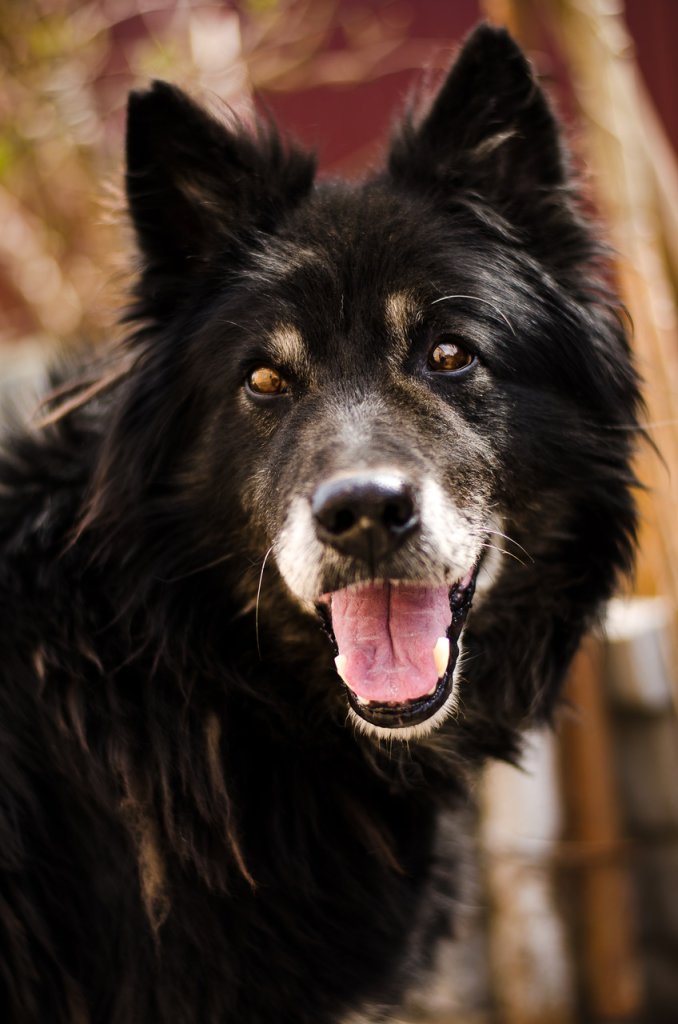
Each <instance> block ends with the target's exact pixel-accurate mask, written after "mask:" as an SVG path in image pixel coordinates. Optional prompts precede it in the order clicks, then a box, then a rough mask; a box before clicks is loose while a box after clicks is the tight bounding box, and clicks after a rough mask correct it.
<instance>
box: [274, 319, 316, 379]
mask: <svg viewBox="0 0 678 1024" xmlns="http://www.w3.org/2000/svg"><path fill="white" fill-rule="evenodd" d="M268 344H269V347H270V350H271V355H272V356H273V359H274V360H275V361H276V363H279V364H280V365H281V366H283V367H285V366H289V367H290V369H295V368H298V369H303V368H304V367H305V366H307V364H308V353H307V351H306V346H305V345H304V339H303V338H302V336H301V332H300V331H298V330H297V328H296V327H294V326H293V325H292V324H279V325H278V326H277V327H275V328H274V329H273V331H271V333H270V334H269V336H268Z"/></svg>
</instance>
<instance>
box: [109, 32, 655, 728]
mask: <svg viewBox="0 0 678 1024" xmlns="http://www.w3.org/2000/svg"><path fill="white" fill-rule="evenodd" d="M313 179H314V167H313V161H312V158H311V157H310V156H309V155H308V154H306V153H304V152H302V151H300V150H298V149H296V148H293V147H289V146H287V147H286V146H283V145H282V144H281V142H280V140H279V138H278V136H277V135H276V134H275V133H274V132H273V131H272V130H270V129H269V128H260V129H258V131H257V133H255V134H249V135H248V134H247V133H244V132H243V131H242V130H241V129H239V128H233V127H226V126H224V125H223V124H222V123H221V122H220V121H218V120H217V119H215V118H213V117H212V116H210V115H208V114H207V113H206V112H205V111H203V110H202V109H201V108H199V107H198V106H196V105H195V104H194V103H193V102H192V101H191V100H189V99H188V98H187V97H186V96H185V95H184V94H183V93H182V92H180V91H179V90H178V89H176V88H174V87H172V86H168V85H165V84H162V83H156V85H155V86H154V87H153V88H152V89H151V90H149V91H148V92H144V93H138V94H134V95H133V96H132V97H131V100H130V113H129V129H128V172H127V189H128V196H129V203H130V209H131V213H132V218H133V222H134V225H135V228H136V232H137V236H138V240H139V243H140V248H141V253H142V257H143V265H142V272H141V277H140V284H139V286H138V292H137V295H138V306H137V309H136V311H135V315H136V316H138V317H140V318H142V319H143V320H144V322H145V326H144V328H143V329H142V330H141V331H140V332H139V333H138V334H137V336H136V338H135V342H134V343H135V344H136V346H137V347H138V348H139V349H140V352H141V357H140V361H141V371H140V372H139V374H138V375H137V377H136V378H134V381H135V382H133V384H132V385H131V387H130V391H129V395H128V398H127V402H126V405H125V406H124V408H123V409H122V411H121V413H120V418H119V422H118V424H117V427H115V428H114V429H113V430H112V432H111V437H112V438H113V440H112V441H111V445H116V446H117V447H116V448H115V451H114V454H111V453H110V452H109V456H108V465H112V464H113V463H114V462H115V461H116V460H117V464H118V467H119V466H120V460H121V459H122V460H123V461H126V466H125V470H124V473H122V474H121V470H120V469H119V468H118V473H119V474H121V475H120V477H119V479H120V480H121V481H122V482H121V486H120V487H119V488H118V491H117V493H116V495H115V497H116V500H117V501H118V502H121V501H122V500H123V498H122V497H121V495H122V494H123V493H124V492H125V490H126V491H127V492H128V493H129V495H130V500H137V501H138V500H139V496H140V495H141V494H142V493H143V492H144V491H147V490H148V489H149V488H150V487H152V486H155V487H156V492H157V479H158V478H159V476H161V475H162V474H163V473H165V474H169V475H171V473H173V474H174V477H173V480H174V484H175V485H176V481H177V479H179V478H181V481H182V485H181V486H182V488H183V490H184V491H185V492H190V493H191V495H192V498H191V500H193V499H195V501H196V502H199V503H200V508H201V510H202V513H201V514H202V516H203V519H202V520H201V528H202V529H203V530H204V532H205V535H209V536H210V538H212V540H211V544H212V548H211V553H212V554H213V555H214V558H215V560H218V559H219V557H220V555H221V554H225V553H226V552H227V550H228V545H229V543H231V541H229V536H231V537H232V535H233V533H232V531H238V537H239V543H241V544H242V545H243V548H244V549H245V551H246V553H247V554H248V555H249V556H250V558H251V559H252V561H254V562H256V566H257V572H256V573H255V574H254V576H253V578H252V583H251V587H252V590H253V591H254V589H255V588H256V586H257V585H258V584H259V583H260V577H259V574H258V570H259V568H260V567H261V564H262V560H263V558H264V555H265V554H267V553H268V554H269V555H270V565H269V568H270V567H271V566H274V567H277V571H278V572H279V574H280V577H281V578H282V581H284V588H285V594H286V596H285V597H284V598H281V600H289V599H292V600H293V601H294V602H296V603H297V604H298V605H300V606H302V607H303V608H304V609H306V610H307V611H309V612H310V613H311V614H312V615H314V616H315V615H320V616H321V617H322V618H324V620H325V622H326V625H327V627H328V630H329V634H330V639H329V640H328V650H329V647H330V644H331V643H332V642H334V644H336V650H335V653H336V668H337V672H338V674H339V675H340V676H341V678H342V679H343V681H344V685H345V688H346V696H347V701H348V706H349V707H350V711H351V715H352V716H353V717H354V719H355V721H356V722H358V723H359V724H360V725H361V726H362V727H363V728H364V729H365V730H367V731H371V732H373V733H375V734H377V735H384V734H386V735H393V736H398V737H409V736H412V735H416V734H422V733H426V732H427V731H430V729H432V728H433V727H434V726H435V725H436V724H438V723H440V722H441V721H442V720H443V719H444V718H445V717H446V716H447V715H448V714H449V712H450V710H451V709H452V708H454V706H455V704H456V702H457V700H458V695H459V687H460V665H462V666H463V668H462V671H461V675H463V677H464V691H463V703H464V707H465V709H466V714H467V717H468V719H469V721H475V722H477V723H485V726H486V725H487V723H490V722H496V721H498V720H499V719H502V718H503V719H504V720H506V721H510V722H512V723H515V722H516V721H519V720H522V719H524V718H525V717H526V716H528V715H529V714H531V713H534V712H537V713H539V712H540V711H543V710H544V709H545V708H546V707H547V706H548V704H549V702H550V700H551V698H552V695H553V691H554V689H555V687H556V684H557V681H558V680H559V678H560V677H561V675H562V673H563V671H564V669H565V667H566V665H567V662H568V660H569V658H570V657H571V655H572V653H573V650H574V649H575V647H576V644H577V642H578V640H579V638H580V636H581V633H582V631H583V629H584V628H585V626H586V625H587V624H588V622H589V621H590V618H591V616H592V614H593V612H594V611H595V609H596V607H597V606H598V605H599V603H600V601H601V600H602V599H604V598H605V597H606V596H607V595H608V594H609V592H610V590H611V588H612V586H613V584H614V581H615V577H616V575H617V573H618V571H619V570H620V569H623V568H626V567H627V566H628V561H629V557H630V547H631V538H632V534H633V529H634V512H633V503H632V501H631V498H630V497H629V487H630V484H631V474H630V471H629V468H628V462H629V453H630V447H631V446H630V443H629V437H630V435H629V432H628V431H629V428H632V427H633V424H634V422H635V420H634V417H635V410H636V405H637V390H636V381H635V377H634V373H633V370H632V368H631V365H630V359H629V352H628V347H627V344H626V340H625V337H624V332H623V329H622V327H621V325H620V321H619V319H618V317H617V316H616V315H615V312H614V308H613V305H612V303H611V302H610V301H609V300H608V298H607V297H606V294H605V292H604V290H603V288H602V286H601V283H600V274H599V273H598V271H597V269H596V264H597V258H598V256H597V248H596V244H595V242H594V240H593V238H592V236H591V233H590V230H589V228H588V227H587V226H586V225H585V223H584V222H583V220H582V218H581V216H580V213H579V212H578V209H577V207H576V205H575V202H574V200H573V198H572V195H571V189H570V185H569V182H568V171H567V167H566V161H565V157H564V155H563V151H562V148H561V143H560V137H559V132H558V128H557V125H556V122H555V121H554V118H553V115H552V112H551V110H550V108H549V105H548V103H547V101H546V99H545V97H544V95H543V93H542V91H541V90H540V88H539V87H538V85H537V84H536V83H535V81H534V78H533V76H532V74H531V71H530V68H529V65H528V64H527V62H526V61H525V59H524V57H523V56H522V54H521V52H520V51H519V50H518V48H517V47H516V46H515V44H514V43H513V42H512V40H511V39H510V37H509V36H508V35H507V34H506V33H505V32H504V31H501V30H495V29H492V28H490V27H488V26H481V27H480V28H479V29H477V30H476V31H475V33H474V34H473V35H472V36H471V37H470V38H469V40H468V41H467V42H466V44H465V46H464V47H463V49H462V51H461V53H460V55H459V57H458V59H457V61H456V63H455V64H454V66H453V68H452V70H451V72H450V74H449V76H448V77H447V80H446V81H445V82H444V84H443V86H442V88H441V89H440V91H439V93H438V95H437V96H436V97H435V98H434V100H433V102H432V104H431V105H430V107H429V108H428V110H427V112H426V113H425V114H424V115H423V116H421V117H416V118H415V117H412V118H408V119H406V120H405V122H404V124H403V125H401V127H400V129H399V130H398V132H397V134H396V136H395V139H394V141H393V143H392V146H391V149H390V153H389V158H388V162H387V164H386V166H385V168H384V169H382V170H380V171H378V172H376V173H375V174H374V175H373V176H372V177H370V178H369V179H368V180H367V181H365V182H362V183H360V184H358V185H349V184H346V183H342V182H325V183H320V184H314V180H313ZM130 422H133V423H134V425H135V430H134V431H131V430H130V429H129V425H130ZM140 432H145V435H146V439H145V441H144V442H143V443H142V442H140V440H139V436H140ZM123 438H127V441H126V442H125V443H126V444H127V450H126V451H125V452H124V453H121V443H122V442H121V439H123ZM132 438H133V440H130V439H132ZM140 448H143V450H144V451H145V455H144V457H143V460H142V459H141V458H140V456H139V454H138V451H139V449H140ZM111 451H113V449H111ZM149 451H150V452H155V453H156V454H155V457H152V456H150V455H149V454H148V452H149ZM170 453H171V454H170ZM168 466H170V469H168ZM135 474H136V475H135ZM234 508H237V512H234ZM229 531H231V533H229ZM220 544H222V547H220ZM179 545H181V542H179ZM273 571H275V568H274V570H273ZM474 589H475V590H476V597H475V605H476V607H475V608H474V611H473V613H471V612H470V609H471V604H472V601H473V599H474ZM251 596H252V597H254V593H252V595H251ZM462 645H463V648H464V650H465V652H466V657H465V658H460V657H459V651H460V649H461V648H462ZM339 685H340V684H339V681H338V680H337V686H339ZM485 726H483V727H485ZM478 728H480V725H479V726H478ZM488 728H489V727H488Z"/></svg>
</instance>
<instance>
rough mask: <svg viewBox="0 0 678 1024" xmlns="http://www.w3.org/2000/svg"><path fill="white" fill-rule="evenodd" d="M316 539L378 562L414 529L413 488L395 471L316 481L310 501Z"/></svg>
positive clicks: (415, 512) (415, 515)
mask: <svg viewBox="0 0 678 1024" xmlns="http://www.w3.org/2000/svg"><path fill="white" fill-rule="evenodd" d="M311 509H312V511H313V515H314V517H315V522H316V532H317V534H318V537H319V538H320V539H321V540H322V541H324V542H325V543H327V544H331V545H332V547H333V548H336V550H337V551H340V552H341V553H342V554H344V555H350V556H351V557H352V558H358V559H360V560H361V561H365V562H369V563H370V564H372V565H374V564H376V563H377V562H378V561H379V559H381V558H383V557H384V556H385V555H388V554H390V553H391V552H392V551H395V550H396V548H398V547H399V546H400V545H401V544H402V543H403V541H404V540H405V538H406V537H408V536H409V535H410V534H411V533H412V531H413V530H414V529H415V528H416V527H417V525H418V523H419V516H418V514H417V508H416V501H415V492H414V488H413V486H412V485H411V484H410V483H408V481H407V480H404V479H403V478H402V477H401V476H399V475H398V474H397V473H384V472H363V473H355V474H353V475H351V476H341V477H333V478H332V479H330V480H326V481H325V482H324V483H322V484H320V486H319V487H318V489H317V490H316V492H315V494H314V495H313V499H312V501H311Z"/></svg>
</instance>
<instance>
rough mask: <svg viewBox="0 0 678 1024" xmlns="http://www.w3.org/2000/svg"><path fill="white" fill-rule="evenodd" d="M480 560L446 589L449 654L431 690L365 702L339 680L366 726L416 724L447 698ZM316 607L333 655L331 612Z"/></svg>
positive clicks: (333, 638) (427, 717)
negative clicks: (401, 698)
mask: <svg viewBox="0 0 678 1024" xmlns="http://www.w3.org/2000/svg"><path fill="white" fill-rule="evenodd" d="M479 569H480V562H478V563H477V564H476V566H475V568H474V571H473V576H472V577H471V580H470V582H469V583H468V584H467V585H466V586H465V587H462V585H461V582H458V583H455V585H454V586H453V587H451V588H450V592H449V601H450V611H451V613H452V618H451V621H450V625H449V626H448V628H447V638H448V639H449V641H450V657H449V660H448V663H447V669H446V670H445V675H444V676H441V677H440V679H439V680H438V684H437V686H436V688H435V690H434V692H433V693H431V694H428V695H427V696H425V697H417V698H415V699H414V700H408V701H403V702H401V703H377V702H376V701H370V702H369V703H367V704H364V703H361V702H360V701H359V700H358V698H357V697H356V695H355V694H354V693H353V691H352V690H351V689H350V687H348V686H346V684H345V683H344V682H343V681H342V686H343V687H344V691H345V693H346V697H347V700H348V703H349V706H350V708H351V710H352V711H353V713H354V714H355V715H357V716H358V718H361V719H363V721H365V722H368V723H369V724H370V725H375V726H379V727H381V728H383V729H405V728H408V727H411V726H414V725H419V724H420V723H422V722H425V721H426V720H427V719H429V718H431V717H432V715H434V714H435V713H436V711H439V710H440V708H442V707H443V705H444V704H445V702H446V701H447V699H448V697H449V696H450V693H451V692H452V685H453V677H454V669H455V667H456V664H457V659H458V657H459V637H460V636H461V632H462V629H463V628H464V625H465V623H466V620H467V618H468V614H469V612H470V610H471V606H472V604H473V595H474V593H475V587H476V580H477V578H478V571H479ZM316 607H317V611H318V615H319V617H320V621H321V623H322V625H323V628H324V630H325V632H326V633H327V635H328V637H329V639H330V642H331V644H332V648H333V651H334V653H335V654H337V653H338V647H337V642H336V640H335V637H334V632H333V631H332V615H331V612H330V609H329V606H328V604H327V603H326V602H319V603H318V605H317V606H316Z"/></svg>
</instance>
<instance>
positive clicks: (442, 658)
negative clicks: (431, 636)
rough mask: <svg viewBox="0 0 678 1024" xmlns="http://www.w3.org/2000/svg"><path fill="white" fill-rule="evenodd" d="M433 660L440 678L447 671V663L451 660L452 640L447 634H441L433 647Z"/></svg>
mask: <svg viewBox="0 0 678 1024" xmlns="http://www.w3.org/2000/svg"><path fill="white" fill-rule="evenodd" d="M433 660H434V662H435V665H436V672H437V673H438V678H440V677H441V676H444V675H445V673H446V672H447V663H448V662H449V660H450V641H449V640H448V639H447V637H446V636H439V637H438V639H437V640H436V643H435V647H434V648H433Z"/></svg>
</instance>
